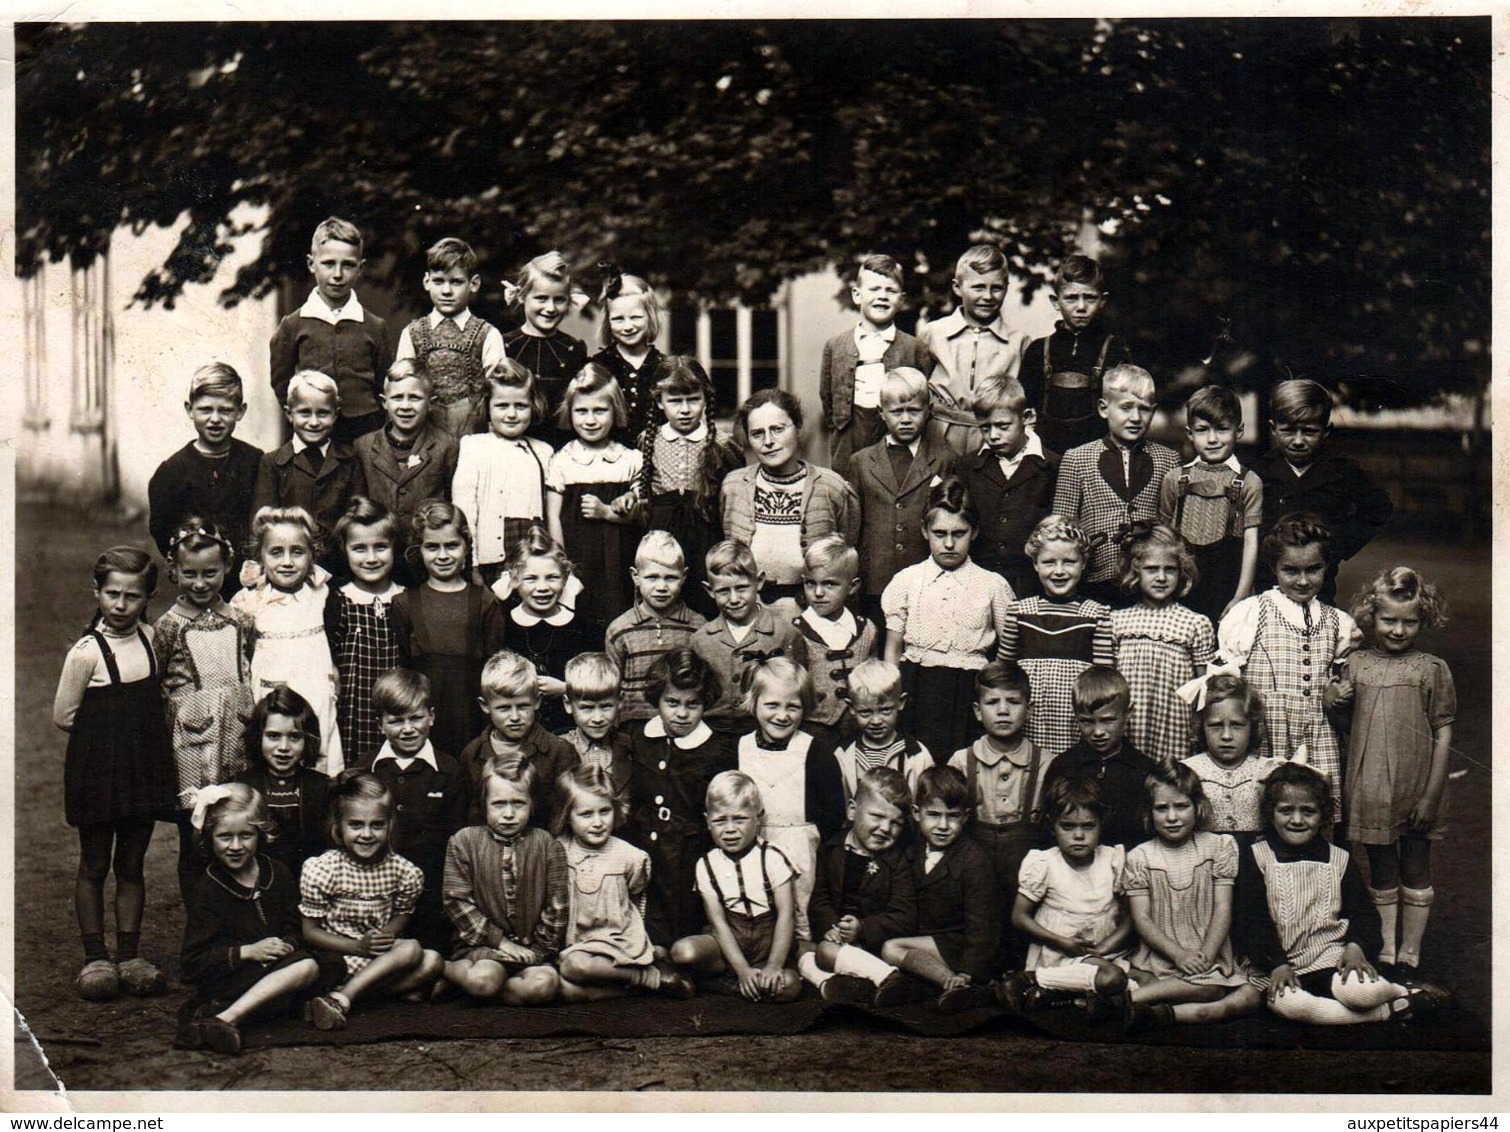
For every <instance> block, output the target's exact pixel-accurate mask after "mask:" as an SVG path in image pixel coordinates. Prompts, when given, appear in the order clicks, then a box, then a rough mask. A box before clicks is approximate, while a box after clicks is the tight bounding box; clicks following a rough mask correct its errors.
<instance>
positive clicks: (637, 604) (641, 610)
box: [634, 597, 687, 625]
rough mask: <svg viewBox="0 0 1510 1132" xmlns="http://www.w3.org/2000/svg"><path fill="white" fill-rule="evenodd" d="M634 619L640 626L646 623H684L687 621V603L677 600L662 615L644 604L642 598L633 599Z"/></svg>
mask: <svg viewBox="0 0 1510 1132" xmlns="http://www.w3.org/2000/svg"><path fill="white" fill-rule="evenodd" d="M634 619H635V621H636V622H637V623H638V624H641V625H643V624H644V623H645V622H646V621H655V622H657V623H659V622H661V621H685V620H686V619H687V603H686V602H684V601H682V599H681V598H677V599H676V601H675V602H673V603H672V605H671V607H670V608H669V609H667V610H666V611H665V612H664V613H657V612H656V611H655V610H653V609H651V608H650V606H649V605H647V604H646V602H645V599H644V598H642V597H636V598H635V599H634Z"/></svg>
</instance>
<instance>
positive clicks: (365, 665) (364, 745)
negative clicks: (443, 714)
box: [325, 495, 449, 770]
mask: <svg viewBox="0 0 1510 1132" xmlns="http://www.w3.org/2000/svg"><path fill="white" fill-rule="evenodd" d="M332 534H333V537H334V538H335V540H336V544H337V545H338V546H340V547H341V549H342V550H343V551H344V552H345V554H346V562H347V565H348V566H349V567H350V569H351V579H352V580H351V581H349V582H347V583H346V584H345V585H344V586H341V587H340V588H338V589H333V590H331V592H330V597H329V598H328V599H327V600H326V602H325V635H326V636H327V637H328V638H329V639H330V652H331V655H332V656H334V657H335V661H336V671H337V672H338V673H340V676H341V695H340V700H339V702H338V704H337V712H336V715H337V719H338V722H339V726H340V728H341V741H342V743H343V744H344V746H345V748H346V757H347V761H348V762H350V763H351V765H352V766H354V767H357V768H358V769H362V770H365V769H367V768H368V767H370V766H372V760H373V757H374V756H375V755H376V754H377V753H378V748H379V747H381V746H382V745H383V731H382V728H380V727H379V726H378V716H377V712H376V711H374V710H373V707H372V685H373V682H374V681H375V680H377V678H378V677H379V676H381V675H382V674H383V673H384V672H387V671H388V670H389V669H390V668H397V667H398V663H399V651H398V638H397V637H396V636H395V635H394V632H393V619H392V618H391V617H390V616H389V614H390V612H391V610H390V609H389V606H391V605H392V603H393V599H394V598H396V597H398V595H399V594H401V593H403V592H404V589H403V587H402V586H400V585H398V584H397V583H396V582H395V581H394V580H393V565H394V559H395V550H396V548H397V546H398V523H397V521H396V520H395V519H394V517H393V515H392V513H390V512H389V510H388V508H386V507H384V506H383V505H382V504H381V503H375V502H373V501H372V500H370V499H366V498H364V497H363V496H360V495H358V496H355V497H353V498H352V500H351V502H350V503H349V504H348V505H347V507H346V513H345V514H344V515H342V516H341V517H340V519H339V520H337V521H336V527H335V530H334V532H332ZM447 753H449V752H447Z"/></svg>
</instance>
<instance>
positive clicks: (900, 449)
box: [886, 444, 912, 487]
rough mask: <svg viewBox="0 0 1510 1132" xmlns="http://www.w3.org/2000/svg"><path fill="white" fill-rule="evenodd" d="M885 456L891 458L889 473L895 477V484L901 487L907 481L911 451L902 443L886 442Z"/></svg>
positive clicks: (910, 464)
mask: <svg viewBox="0 0 1510 1132" xmlns="http://www.w3.org/2000/svg"><path fill="white" fill-rule="evenodd" d="M886 456H887V458H888V459H890V460H891V474H892V475H893V476H895V477H896V481H897V486H898V487H901V486H902V485H903V484H904V483H906V482H907V473H908V472H909V471H911V470H912V453H911V452H910V451H909V450H908V449H907V447H906V446H905V445H902V444H888V445H887V446H886Z"/></svg>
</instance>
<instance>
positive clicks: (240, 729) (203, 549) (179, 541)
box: [153, 516, 257, 900]
mask: <svg viewBox="0 0 1510 1132" xmlns="http://www.w3.org/2000/svg"><path fill="white" fill-rule="evenodd" d="M235 561H236V554H235V551H234V550H233V549H232V547H231V543H230V540H229V539H227V538H226V536H225V534H224V532H222V531H221V530H220V528H219V527H217V526H216V525H215V524H214V523H211V522H209V521H208V520H206V519H202V518H200V517H198V516H191V517H189V518H187V519H185V520H184V522H183V523H182V524H181V525H180V526H179V527H178V528H177V529H175V530H174V532H173V534H172V535H171V536H170V537H169V539H168V578H169V580H170V581H172V582H173V583H174V584H175V585H176V586H177V587H178V600H177V601H175V602H174V603H173V604H172V605H171V606H169V607H168V611H167V612H166V613H164V614H163V615H162V616H161V617H160V618H158V620H157V625H156V626H155V631H154V634H153V648H154V650H155V651H156V653H157V664H158V667H159V668H160V669H161V670H162V674H163V678H162V686H163V695H164V697H165V698H166V706H167V712H168V726H169V727H170V728H171V729H172V732H173V761H174V762H175V763H176V764H177V766H178V887H179V892H180V894H181V895H182V896H183V897H184V899H185V900H187V899H188V897H189V893H190V892H192V891H193V889H194V886H195V885H196V884H198V882H199V877H200V876H201V874H203V873H204V870H205V865H206V864H208V861H207V860H206V859H205V857H204V854H203V853H202V852H201V851H200V848H199V841H200V839H199V835H198V833H197V832H195V830H194V828H193V827H192V826H191V825H190V824H189V810H190V807H192V806H193V804H194V795H195V793H196V792H197V791H198V790H199V789H200V787H203V786H216V785H219V784H220V783H223V782H229V781H230V780H231V779H233V778H235V777H236V776H237V775H238V774H240V773H241V772H242V771H243V770H245V769H246V765H247V763H246V739H245V736H246V721H247V717H248V716H250V715H251V711H252V667H251V666H252V650H253V646H254V643H255V640H256V636H257V628H256V625H255V623H254V622H253V619H252V616H251V614H249V613H246V612H244V611H243V610H240V609H235V608H233V607H231V606H230V605H228V604H227V603H226V602H225V601H224V600H223V599H222V598H221V596H220V595H221V590H222V588H223V586H224V584H225V578H226V575H228V574H229V573H230V572H231V567H232V565H233V564H234V563H235Z"/></svg>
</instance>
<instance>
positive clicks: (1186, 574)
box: [1111, 523, 1216, 766]
mask: <svg viewBox="0 0 1510 1132" xmlns="http://www.w3.org/2000/svg"><path fill="white" fill-rule="evenodd" d="M1198 577H1199V573H1198V571H1197V568H1196V564H1195V558H1194V556H1193V555H1192V554H1191V553H1190V551H1189V549H1188V548H1187V547H1186V546H1185V540H1184V539H1182V538H1180V536H1179V535H1177V534H1175V532H1174V531H1173V530H1172V529H1170V528H1169V527H1165V526H1158V525H1155V524H1152V523H1134V524H1133V525H1132V528H1131V530H1130V531H1129V532H1128V536H1127V538H1126V540H1125V541H1124V542H1123V543H1122V577H1121V579H1120V583H1121V586H1122V589H1123V590H1125V591H1127V592H1128V593H1133V594H1137V595H1138V604H1137V605H1135V606H1132V607H1131V608H1129V609H1114V610H1112V616H1111V621H1112V644H1113V647H1114V648H1115V649H1116V655H1117V661H1116V668H1117V671H1119V672H1121V673H1122V675H1123V676H1125V677H1127V682H1128V684H1130V685H1131V686H1132V702H1133V711H1132V718H1131V719H1130V720H1129V721H1128V727H1129V729H1130V730H1131V732H1132V741H1133V744H1134V745H1135V746H1136V747H1137V748H1138V750H1140V751H1142V752H1143V753H1144V754H1145V755H1147V756H1148V757H1149V758H1151V759H1153V760H1154V762H1156V763H1158V764H1159V765H1160V766H1172V765H1173V764H1174V763H1177V762H1179V761H1180V760H1181V759H1186V758H1189V757H1190V752H1191V741H1192V740H1193V738H1194V734H1193V729H1192V719H1191V712H1190V707H1189V705H1188V704H1186V703H1185V701H1184V700H1182V699H1181V698H1180V696H1179V693H1178V689H1179V687H1180V686H1181V685H1182V684H1185V683H1187V682H1188V681H1189V680H1190V679H1192V678H1193V677H1195V676H1197V675H1199V674H1200V673H1202V672H1204V671H1205V670H1206V665H1208V664H1209V663H1210V662H1211V654H1212V652H1214V651H1215V648H1216V637H1215V634H1214V633H1213V632H1212V630H1211V622H1210V621H1209V620H1207V619H1206V618H1205V617H1203V616H1202V615H1201V614H1199V613H1196V612H1195V611H1194V610H1191V609H1187V608H1186V607H1185V606H1183V605H1181V604H1180V603H1179V600H1178V599H1179V598H1181V597H1183V596H1184V595H1185V594H1187V593H1189V592H1190V587H1191V586H1193V585H1195V583H1196V580H1197V578H1198Z"/></svg>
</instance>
